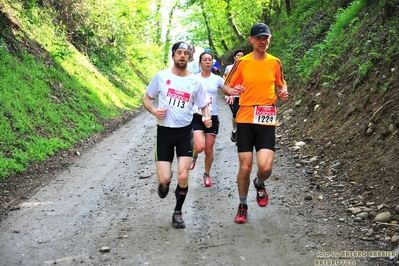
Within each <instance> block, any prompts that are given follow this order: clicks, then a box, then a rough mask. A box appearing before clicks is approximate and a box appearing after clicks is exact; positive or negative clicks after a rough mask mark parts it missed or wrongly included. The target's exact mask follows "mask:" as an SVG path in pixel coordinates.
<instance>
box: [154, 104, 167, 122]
mask: <svg viewBox="0 0 399 266" xmlns="http://www.w3.org/2000/svg"><path fill="white" fill-rule="evenodd" d="M167 110H168V109H167V108H165V107H161V108H158V109H157V110H156V113H155V116H156V118H158V119H159V120H163V119H164V118H165V115H166V111H167Z"/></svg>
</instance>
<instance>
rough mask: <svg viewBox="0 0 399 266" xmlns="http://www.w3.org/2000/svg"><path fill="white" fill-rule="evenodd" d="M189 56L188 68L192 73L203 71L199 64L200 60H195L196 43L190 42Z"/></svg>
mask: <svg viewBox="0 0 399 266" xmlns="http://www.w3.org/2000/svg"><path fill="white" fill-rule="evenodd" d="M189 49H190V50H189V51H190V54H189V57H188V63H187V69H188V71H190V72H191V73H194V74H198V73H201V67H200V66H199V63H198V61H195V60H194V53H195V47H194V45H192V44H190V46H189Z"/></svg>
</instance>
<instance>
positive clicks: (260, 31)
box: [251, 23, 272, 38]
mask: <svg viewBox="0 0 399 266" xmlns="http://www.w3.org/2000/svg"><path fill="white" fill-rule="evenodd" d="M262 35H264V36H271V35H272V34H271V33H270V29H269V27H268V26H267V25H266V24H264V23H257V24H255V25H253V26H252V28H251V37H254V38H255V37H259V36H262Z"/></svg>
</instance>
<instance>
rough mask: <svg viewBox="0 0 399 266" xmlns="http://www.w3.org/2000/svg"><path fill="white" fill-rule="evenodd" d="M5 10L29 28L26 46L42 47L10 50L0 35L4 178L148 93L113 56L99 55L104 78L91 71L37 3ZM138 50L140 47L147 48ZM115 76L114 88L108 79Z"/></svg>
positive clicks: (65, 145)
mask: <svg viewBox="0 0 399 266" xmlns="http://www.w3.org/2000/svg"><path fill="white" fill-rule="evenodd" d="M7 8H8V12H9V14H12V15H14V16H15V17H17V18H18V20H19V23H20V25H21V27H23V29H24V31H21V32H20V35H18V38H19V39H20V40H21V42H22V43H28V42H31V44H30V46H32V47H33V46H34V45H36V46H37V47H42V48H35V49H37V50H33V53H32V51H28V50H25V49H19V50H12V49H14V48H13V47H12V46H10V44H9V43H7V42H6V41H4V37H3V36H9V34H10V33H8V32H6V30H5V29H2V31H1V32H0V76H1V77H2V78H1V79H0V114H2V115H1V116H0V125H1V130H0V178H3V179H4V178H6V177H7V176H9V175H10V174H12V173H17V172H22V171H24V170H25V169H26V167H27V166H28V165H29V164H30V163H32V162H40V161H43V160H46V159H47V157H48V156H51V155H53V154H54V153H55V152H56V151H58V150H60V149H65V148H69V147H71V146H73V145H74V144H75V143H76V142H77V141H78V140H80V139H84V138H86V137H88V136H90V135H92V134H93V133H95V132H98V131H100V130H102V128H103V127H102V125H101V124H102V121H103V120H107V119H110V118H112V117H113V116H117V115H120V114H121V113H122V112H125V111H128V110H131V109H134V108H137V107H138V106H139V105H140V104H141V95H142V91H143V89H144V88H145V84H144V83H143V81H142V80H141V79H140V78H138V77H137V75H135V73H131V72H129V70H130V69H129V67H128V66H127V64H128V63H126V62H125V61H126V60H124V61H123V62H121V60H122V59H121V60H120V61H118V62H117V65H112V64H110V63H109V59H110V58H109V56H110V53H107V52H105V53H103V54H102V55H103V56H104V58H103V60H105V61H100V60H99V61H97V62H98V63H99V65H101V63H102V62H104V63H105V62H107V63H106V67H104V68H103V70H104V71H103V72H100V71H99V69H98V68H96V67H95V66H93V65H92V64H91V61H90V60H89V58H88V57H87V56H85V55H84V54H82V53H80V52H79V51H78V50H76V48H75V47H74V46H72V45H71V44H70V43H69V42H68V40H67V38H66V36H67V34H66V28H65V27H64V25H61V24H59V25H54V24H53V23H52V21H53V17H54V16H55V15H56V12H55V11H54V10H53V9H51V8H43V7H39V6H36V5H35V4H34V3H31V4H30V5H29V6H28V8H29V9H26V6H24V5H22V4H21V3H19V2H12V3H11V2H10V5H8V6H7ZM23 33H26V34H25V35H24V34H23ZM28 40H29V41H28ZM140 45H141V44H139V45H136V47H137V46H139V47H141V49H144V46H140ZM39 49H40V50H39ZM106 51H110V50H106ZM116 54H117V53H116ZM139 54H144V53H141V52H140V53H139ZM125 55H126V54H124V55H123V56H121V57H120V58H123V57H124V56H125ZM116 58H117V57H116ZM42 59H45V60H44V61H42ZM139 59H140V60H143V57H141V58H140V57H139ZM154 65H155V64H152V65H151V66H150V67H149V68H148V69H150V68H151V67H153V66H154ZM118 67H119V68H118ZM143 72H144V71H143ZM104 74H105V75H104ZM111 74H112V81H114V82H111V79H110V78H108V77H110V76H111ZM122 78H126V79H124V80H122ZM116 81H118V82H116Z"/></svg>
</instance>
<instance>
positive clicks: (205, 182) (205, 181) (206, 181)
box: [202, 174, 212, 187]
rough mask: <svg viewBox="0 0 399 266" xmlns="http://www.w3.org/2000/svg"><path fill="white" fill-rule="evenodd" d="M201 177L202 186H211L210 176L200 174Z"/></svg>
mask: <svg viewBox="0 0 399 266" xmlns="http://www.w3.org/2000/svg"><path fill="white" fill-rule="evenodd" d="M202 178H203V179H204V186H206V187H211V186H212V180H211V176H210V175H206V174H204V175H203V176H202Z"/></svg>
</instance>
